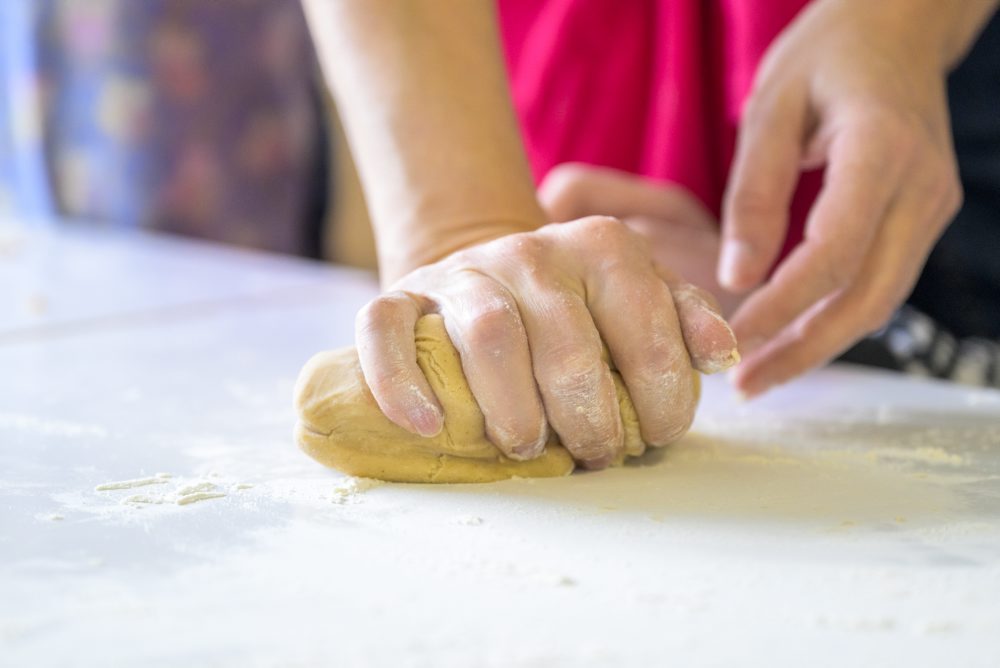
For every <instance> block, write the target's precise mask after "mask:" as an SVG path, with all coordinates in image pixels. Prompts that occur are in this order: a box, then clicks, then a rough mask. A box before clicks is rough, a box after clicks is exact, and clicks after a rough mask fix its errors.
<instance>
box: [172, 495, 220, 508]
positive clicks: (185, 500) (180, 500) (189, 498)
mask: <svg viewBox="0 0 1000 668" xmlns="http://www.w3.org/2000/svg"><path fill="white" fill-rule="evenodd" d="M224 496H225V494H223V493H222V492H195V493H193V494H185V495H184V496H179V497H177V505H178V506H186V505H188V504H191V503H198V502H199V501H207V500H208V499H221V498H222V497H224Z"/></svg>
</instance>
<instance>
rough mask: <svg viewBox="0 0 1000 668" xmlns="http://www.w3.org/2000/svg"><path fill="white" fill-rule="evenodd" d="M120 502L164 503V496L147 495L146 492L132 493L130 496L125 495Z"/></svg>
mask: <svg viewBox="0 0 1000 668" xmlns="http://www.w3.org/2000/svg"><path fill="white" fill-rule="evenodd" d="M119 503H121V504H123V505H124V504H128V503H135V504H156V503H166V498H165V497H162V496H148V495H146V494H133V495H132V496H126V497H125V498H124V499H122V500H121V501H119Z"/></svg>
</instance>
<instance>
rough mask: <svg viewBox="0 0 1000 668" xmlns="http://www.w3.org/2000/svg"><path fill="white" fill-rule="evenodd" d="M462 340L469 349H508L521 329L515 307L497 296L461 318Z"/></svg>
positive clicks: (507, 300) (507, 299) (504, 298)
mask: <svg viewBox="0 0 1000 668" xmlns="http://www.w3.org/2000/svg"><path fill="white" fill-rule="evenodd" d="M462 320H463V326H462V329H463V338H464V339H465V342H466V344H467V346H468V348H469V349H471V350H477V351H498V350H503V349H506V348H509V347H510V345H511V342H512V340H513V337H514V336H516V335H518V334H520V333H521V332H522V331H523V329H522V326H521V320H520V318H519V317H518V315H517V307H516V306H515V305H514V303H513V302H512V301H511V300H510V299H509V298H507V297H500V296H497V297H495V298H491V299H490V300H489V301H487V302H486V303H484V304H481V305H479V306H477V307H476V308H475V309H473V310H472V311H471V312H470V313H466V314H464V315H463V317H462Z"/></svg>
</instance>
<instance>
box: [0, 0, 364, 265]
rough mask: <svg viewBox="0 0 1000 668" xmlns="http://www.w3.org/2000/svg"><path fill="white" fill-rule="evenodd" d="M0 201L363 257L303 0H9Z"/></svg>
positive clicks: (3, 17)
mask: <svg viewBox="0 0 1000 668" xmlns="http://www.w3.org/2000/svg"><path fill="white" fill-rule="evenodd" d="M0 90H2V91H3V94H2V95H0V216H17V217H18V218H20V219H25V218H49V217H52V216H59V217H63V218H68V219H84V220H88V221H94V222H98V223H100V224H103V225H109V226H139V227H145V228H152V229H156V230H162V231H167V232H174V233H179V234H184V235H189V236H194V237H200V238H205V239H212V240H216V241H222V242H226V243H232V244H237V245H240V246H245V247H251V248H257V249H264V250H270V251H277V252H282V253H292V254H297V255H304V256H308V257H317V258H319V257H322V258H326V259H330V260H334V261H340V262H345V263H348V264H353V265H356V266H362V267H369V268H371V267H374V251H373V245H372V241H371V234H370V232H369V230H368V226H367V221H366V216H365V214H364V205H363V200H362V198H361V195H360V189H359V186H358V183H357V179H356V176H355V175H354V173H353V169H352V167H351V165H350V161H349V159H348V153H347V151H346V150H341V148H342V147H343V141H342V137H341V136H340V129H339V125H338V123H337V121H336V118H335V114H334V113H333V109H332V105H330V104H329V99H328V97H327V96H326V94H325V92H324V88H323V85H322V81H321V76H320V74H319V70H318V65H317V63H316V62H315V56H314V53H313V49H312V45H311V41H310V39H309V34H308V31H307V27H306V23H305V18H304V16H303V13H302V9H301V7H300V5H299V2H298V0H213V2H203V1H201V0H143V1H142V2H135V1H133V0H88V1H87V2H79V0H4V2H2V3H0Z"/></svg>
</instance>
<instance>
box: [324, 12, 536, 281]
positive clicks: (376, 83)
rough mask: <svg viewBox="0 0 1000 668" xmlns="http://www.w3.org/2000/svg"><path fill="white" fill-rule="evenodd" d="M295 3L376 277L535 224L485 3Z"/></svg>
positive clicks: (400, 272) (386, 277) (531, 196)
mask: <svg viewBox="0 0 1000 668" xmlns="http://www.w3.org/2000/svg"><path fill="white" fill-rule="evenodd" d="M305 7H306V11H307V15H308V18H309V22H310V26H311V28H312V33H313V35H314V38H315V41H316V44H317V48H318V51H319V56H320V59H321V62H322V65H323V68H324V71H325V73H326V75H327V77H328V79H329V81H330V84H331V87H332V89H333V92H334V95H335V97H336V99H337V103H338V108H339V111H340V113H341V115H342V118H343V122H344V125H345V128H346V130H347V134H348V137H349V141H350V144H351V148H352V152H353V153H354V156H355V160H356V162H357V165H358V171H359V174H360V176H361V180H362V183H363V185H364V189H365V193H366V197H367V200H368V204H369V208H370V212H371V216H372V221H373V224H374V226H375V234H376V239H377V242H378V249H379V261H380V265H381V268H382V276H383V281H384V282H391V281H392V280H393V279H395V278H397V277H399V276H401V275H403V274H405V273H407V272H409V271H410V270H412V269H414V268H416V267H418V266H421V265H423V264H426V263H429V262H433V261H435V260H437V259H439V258H440V257H442V256H444V255H447V254H448V253H450V252H452V251H454V250H457V249H459V248H463V247H467V246H469V245H473V244H475V243H478V242H481V241H486V240H488V239H492V238H496V237H499V236H503V235H504V234H509V233H511V232H517V231H524V230H528V229H534V228H536V227H538V226H540V225H542V224H544V222H545V218H544V216H543V214H542V212H541V209H540V208H539V205H538V203H537V200H536V197H535V189H534V185H533V184H532V181H531V177H530V173H529V170H528V166H527V161H526V160H525V157H524V150H523V147H522V144H521V139H520V134H519V131H518V128H517V123H516V121H515V118H514V114H513V109H512V105H511V102H510V96H509V92H508V88H507V81H506V76H505V73H504V68H503V61H502V56H501V50H500V45H499V39H498V35H497V26H496V18H495V15H494V11H495V10H494V7H493V3H492V2H486V1H485V0H479V1H469V0H379V1H378V2H363V1H361V0H306V1H305Z"/></svg>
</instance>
